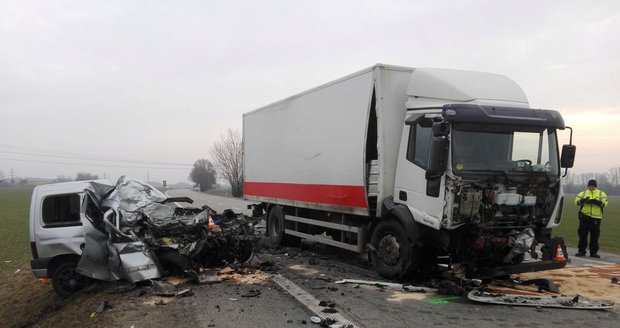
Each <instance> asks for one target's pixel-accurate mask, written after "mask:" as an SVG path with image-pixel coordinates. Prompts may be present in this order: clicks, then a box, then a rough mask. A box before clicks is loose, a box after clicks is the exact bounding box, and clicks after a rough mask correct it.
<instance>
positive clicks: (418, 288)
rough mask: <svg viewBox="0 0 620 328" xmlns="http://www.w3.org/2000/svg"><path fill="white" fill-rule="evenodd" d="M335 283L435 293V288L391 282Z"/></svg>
mask: <svg viewBox="0 0 620 328" xmlns="http://www.w3.org/2000/svg"><path fill="white" fill-rule="evenodd" d="M335 283H336V284H354V285H370V286H376V287H379V288H387V289H392V290H398V291H405V292H415V293H433V292H436V291H437V289H436V288H429V287H422V286H411V285H403V284H397V283H393V282H384V281H367V280H358V279H342V280H338V281H336V282H335ZM355 288H356V287H355Z"/></svg>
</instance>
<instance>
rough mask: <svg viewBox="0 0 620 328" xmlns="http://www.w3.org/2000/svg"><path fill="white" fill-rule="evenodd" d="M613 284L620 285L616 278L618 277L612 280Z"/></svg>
mask: <svg viewBox="0 0 620 328" xmlns="http://www.w3.org/2000/svg"><path fill="white" fill-rule="evenodd" d="M611 283H612V284H616V285H620V283H618V278H616V277H613V278H611Z"/></svg>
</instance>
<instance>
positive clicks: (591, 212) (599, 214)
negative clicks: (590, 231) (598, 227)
mask: <svg viewBox="0 0 620 328" xmlns="http://www.w3.org/2000/svg"><path fill="white" fill-rule="evenodd" d="M582 199H586V200H594V199H598V200H600V201H601V203H602V206H599V205H597V204H593V203H585V204H584V205H583V206H582V207H581V209H580V210H579V211H580V212H581V213H583V214H585V215H587V216H589V217H592V218H595V219H602V218H603V208H604V207H605V206H607V194H606V193H604V192H602V191H600V190H599V189H594V190H590V189H587V190H584V191H582V192H580V193H579V194H578V195H577V197H575V205H577V206H579V201H580V200H582Z"/></svg>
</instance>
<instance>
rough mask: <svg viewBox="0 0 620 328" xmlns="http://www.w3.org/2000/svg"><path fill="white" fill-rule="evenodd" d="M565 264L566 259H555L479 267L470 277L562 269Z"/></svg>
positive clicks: (482, 277)
mask: <svg viewBox="0 0 620 328" xmlns="http://www.w3.org/2000/svg"><path fill="white" fill-rule="evenodd" d="M565 266H566V261H564V262H554V261H536V262H525V263H519V264H510V265H503V266H499V267H492V268H479V269H477V270H476V271H475V272H471V273H470V275H471V276H470V277H468V278H477V279H487V278H493V277H500V276H507V275H511V274H516V273H524V272H535V271H546V270H555V269H561V268H563V267H565Z"/></svg>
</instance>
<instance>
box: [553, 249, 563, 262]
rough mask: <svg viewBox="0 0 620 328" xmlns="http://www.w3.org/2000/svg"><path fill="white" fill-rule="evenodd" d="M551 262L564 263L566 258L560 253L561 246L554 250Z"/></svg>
mask: <svg viewBox="0 0 620 328" xmlns="http://www.w3.org/2000/svg"><path fill="white" fill-rule="evenodd" d="M553 262H566V257H564V252H563V251H562V246H560V245H557V247H556V248H555V257H554V258H553Z"/></svg>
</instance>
